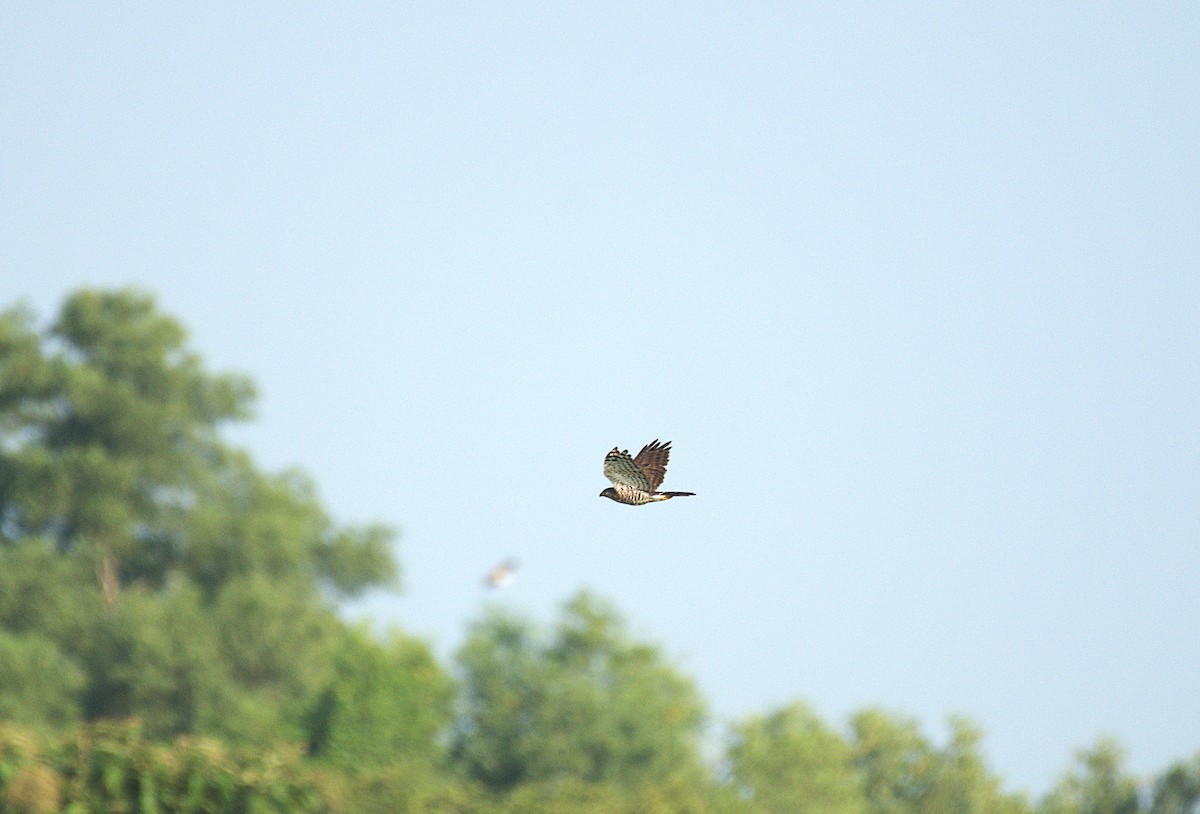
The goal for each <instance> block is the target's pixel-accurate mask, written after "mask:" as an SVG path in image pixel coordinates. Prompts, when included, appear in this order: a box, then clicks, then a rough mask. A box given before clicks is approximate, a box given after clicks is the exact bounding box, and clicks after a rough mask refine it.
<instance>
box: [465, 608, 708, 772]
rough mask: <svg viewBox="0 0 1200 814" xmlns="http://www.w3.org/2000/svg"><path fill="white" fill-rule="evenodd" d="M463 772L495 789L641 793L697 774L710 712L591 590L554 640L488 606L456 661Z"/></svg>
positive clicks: (688, 684)
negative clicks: (603, 788) (594, 787)
mask: <svg viewBox="0 0 1200 814" xmlns="http://www.w3.org/2000/svg"><path fill="white" fill-rule="evenodd" d="M458 661H459V665H460V668H461V671H462V674H463V678H462V690H461V694H460V710H459V716H458V721H457V723H456V732H455V737H454V742H453V750H452V752H453V757H454V760H455V762H456V764H457V765H458V766H459V767H460V768H461V769H462V770H463V771H464V772H465V773H466V775H467V776H469V777H470V778H471V779H473V780H476V781H478V782H480V783H482V784H484V785H485V786H487V787H488V788H490V789H492V790H494V791H508V790H510V789H512V788H514V787H515V786H517V785H518V784H521V783H529V782H553V781H565V780H568V779H569V780H578V781H583V782H586V783H619V784H623V785H635V784H637V783H639V782H643V781H648V780H663V779H665V778H668V777H671V776H675V775H678V774H681V773H683V774H686V773H689V772H696V771H698V766H699V764H698V738H699V729H700V726H701V724H702V722H703V716H704V710H703V706H702V705H701V702H700V699H699V696H698V695H697V693H696V691H695V688H694V687H693V685H692V683H691V681H689V680H688V679H686V678H684V677H683V676H681V675H679V674H678V673H677V672H676V671H675V670H674V669H673V668H671V667H670V666H669V665H667V664H665V663H664V662H663V659H662V656H661V655H660V653H659V651H658V649H657V648H656V647H654V646H652V645H648V644H645V643H641V642H637V641H634V640H632V639H631V637H630V636H629V635H628V633H627V632H626V630H625V626H624V623H623V621H622V620H621V619H620V618H619V617H618V616H617V615H616V613H615V611H614V610H613V609H612V607H611V606H610V605H608V604H607V603H605V602H602V601H600V600H598V599H596V598H595V597H593V596H591V595H590V594H588V593H586V592H585V593H581V594H579V595H578V596H576V597H575V598H574V599H572V600H571V601H570V602H568V603H567V604H566V606H565V607H564V609H563V614H562V619H561V620H560V622H559V624H558V625H557V627H556V628H555V630H554V633H553V636H552V637H550V638H549V640H547V639H546V638H545V637H543V636H542V635H540V634H539V633H538V631H537V630H535V629H534V627H533V626H532V625H530V624H529V623H528V622H525V621H522V620H520V619H516V618H514V617H512V616H510V615H508V614H506V613H504V612H502V611H500V610H497V609H493V610H492V611H491V612H490V613H489V614H488V615H487V616H485V618H484V619H483V620H482V621H480V622H478V623H476V624H475V625H474V626H473V629H472V631H471V634H470V636H469V638H468V640H467V642H466V644H464V645H463V647H462V649H461V650H460V652H459V655H458Z"/></svg>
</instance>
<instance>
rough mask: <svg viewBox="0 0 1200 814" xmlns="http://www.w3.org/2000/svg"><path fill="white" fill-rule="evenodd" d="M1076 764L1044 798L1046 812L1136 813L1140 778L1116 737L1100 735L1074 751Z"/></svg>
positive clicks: (1062, 813)
mask: <svg viewBox="0 0 1200 814" xmlns="http://www.w3.org/2000/svg"><path fill="white" fill-rule="evenodd" d="M1075 759H1076V765H1075V767H1074V768H1072V769H1071V771H1069V772H1068V773H1067V775H1066V777H1064V778H1063V779H1062V780H1061V781H1059V783H1058V784H1057V785H1056V786H1055V788H1054V789H1053V790H1051V792H1050V794H1048V795H1047V796H1046V798H1045V799H1044V800H1043V801H1042V805H1041V811H1042V812H1043V814H1137V812H1138V811H1139V809H1140V806H1139V803H1138V790H1137V781H1136V780H1134V778H1133V777H1132V776H1130V775H1129V773H1128V772H1127V771H1126V770H1125V753H1124V751H1123V750H1122V749H1121V747H1120V746H1119V745H1118V744H1117V742H1116V741H1114V740H1112V739H1109V738H1101V739H1100V740H1099V741H1097V743H1096V744H1095V746H1092V747H1091V748H1089V749H1081V750H1080V751H1079V752H1077V753H1076V755H1075Z"/></svg>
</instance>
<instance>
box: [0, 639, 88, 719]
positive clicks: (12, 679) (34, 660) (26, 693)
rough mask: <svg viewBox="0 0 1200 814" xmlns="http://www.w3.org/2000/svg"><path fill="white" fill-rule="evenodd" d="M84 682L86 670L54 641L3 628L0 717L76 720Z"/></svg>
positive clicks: (0, 652) (0, 666)
mask: <svg viewBox="0 0 1200 814" xmlns="http://www.w3.org/2000/svg"><path fill="white" fill-rule="evenodd" d="M83 685H84V674H83V671H82V670H81V669H80V668H79V666H78V665H77V664H75V663H74V662H73V661H71V660H70V659H69V658H67V657H66V656H65V655H64V654H63V652H62V651H61V650H59V649H58V647H57V645H55V644H54V642H52V641H50V640H49V639H46V638H43V637H41V636H38V635H37V634H32V633H30V634H20V633H18V634H14V633H8V632H6V631H4V630H2V629H0V720H7V721H15V722H17V723H23V724H31V725H36V724H49V725H51V726H64V725H67V724H70V723H74V722H75V721H76V720H78V717H79V694H80V692H81V691H82V689H83Z"/></svg>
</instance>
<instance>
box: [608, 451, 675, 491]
mask: <svg viewBox="0 0 1200 814" xmlns="http://www.w3.org/2000/svg"><path fill="white" fill-rule="evenodd" d="M645 451H646V450H642V452H639V453H638V457H639V458H640V457H641V456H642V453H644V452H645ZM664 465H665V461H664ZM604 477H606V478H608V479H609V480H610V481H612V484H613V486H625V487H627V488H629V489H637V490H638V491H639V492H653V491H654V487H653V486H651V485H650V478H648V477H647V476H646V473H645V472H643V471H642V468H641V467H640V466H638V465H637V463H635V462H634V460H633V458H630V457H629V450H625V451H623V452H622V451H621V450H619V449H617V448H616V447H613V448H612V452H610V453H608V454H607V455H605V456H604Z"/></svg>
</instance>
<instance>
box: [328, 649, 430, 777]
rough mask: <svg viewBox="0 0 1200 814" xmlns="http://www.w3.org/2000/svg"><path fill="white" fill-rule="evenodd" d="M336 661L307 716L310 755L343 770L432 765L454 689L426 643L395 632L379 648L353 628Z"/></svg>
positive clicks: (337, 653) (336, 655) (338, 652)
mask: <svg viewBox="0 0 1200 814" xmlns="http://www.w3.org/2000/svg"><path fill="white" fill-rule="evenodd" d="M333 663H334V675H333V678H332V680H331V682H330V683H329V685H328V686H327V687H326V688H325V690H324V691H323V692H322V693H321V694H320V695H318V696H317V700H316V702H315V703H314V704H313V705H312V706H311V707H310V709H309V712H308V715H307V716H306V724H307V726H306V729H307V735H308V746H309V753H310V754H311V755H313V756H314V757H318V758H320V759H322V760H324V761H327V762H329V763H332V764H334V765H337V766H341V767H343V768H357V769H376V768H380V767H389V766H393V765H394V764H396V762H397V761H399V760H403V761H405V763H406V765H408V766H411V765H417V764H420V763H421V762H425V763H432V762H433V759H434V758H435V756H436V752H437V749H436V737H437V735H438V733H439V732H440V731H441V730H442V729H443V728H444V727H445V726H446V725H447V724H448V723H449V721H450V704H451V700H452V695H453V686H452V685H451V683H450V679H449V677H448V676H446V674H445V673H444V672H443V671H442V669H441V668H440V667H439V666H438V665H437V663H436V662H435V661H434V659H433V654H432V653H430V651H429V648H428V647H427V646H426V645H425V644H424V642H421V641H418V640H416V639H413V638H411V637H408V636H405V635H404V634H402V633H400V632H399V631H394V632H393V633H392V634H391V636H390V637H389V639H388V641H387V642H386V644H384V645H382V646H381V645H380V644H378V643H377V642H375V641H374V640H373V639H372V638H371V637H370V636H369V635H368V634H367V632H366V631H365V630H363V629H350V630H347V631H346V633H345V634H344V635H343V637H342V641H341V644H340V646H339V649H338V651H337V652H336V654H335V656H334V662H333Z"/></svg>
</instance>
